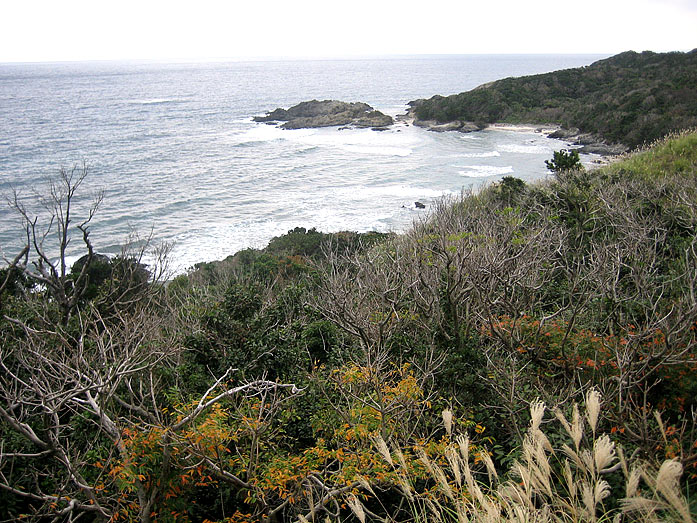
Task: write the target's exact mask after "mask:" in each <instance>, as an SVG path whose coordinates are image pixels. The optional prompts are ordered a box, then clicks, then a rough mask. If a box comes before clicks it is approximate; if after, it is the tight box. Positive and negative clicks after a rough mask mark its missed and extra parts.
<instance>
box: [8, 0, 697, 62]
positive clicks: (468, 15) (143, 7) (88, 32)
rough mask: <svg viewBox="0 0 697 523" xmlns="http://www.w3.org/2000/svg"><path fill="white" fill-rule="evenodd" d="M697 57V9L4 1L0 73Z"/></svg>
mask: <svg viewBox="0 0 697 523" xmlns="http://www.w3.org/2000/svg"><path fill="white" fill-rule="evenodd" d="M696 47H697V0H584V1H579V0H566V1H565V0H539V1H538V0H528V1H523V0H479V1H477V2H474V1H472V0H419V1H413V0H400V1H396V0H351V1H348V0H283V1H278V0H226V1H219V0H188V1H185V2H184V1H180V0H119V1H114V0H0V62H37V61H74V60H124V59H144V60H167V59H176V60H178V59H183V60H196V59H218V58H262V57H264V58H271V57H277V58H327V57H352V56H360V57H367V56H384V55H413V54H517V53H525V54H527V53H546V54H551V53H579V54H595V53H597V54H615V53H619V52H622V51H627V50H634V51H644V50H651V51H657V52H663V51H689V50H691V49H693V48H696Z"/></svg>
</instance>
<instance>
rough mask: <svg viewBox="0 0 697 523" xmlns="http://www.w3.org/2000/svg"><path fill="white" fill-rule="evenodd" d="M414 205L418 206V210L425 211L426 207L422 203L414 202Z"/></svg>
mask: <svg viewBox="0 0 697 523" xmlns="http://www.w3.org/2000/svg"><path fill="white" fill-rule="evenodd" d="M414 205H416V208H417V209H425V208H426V205H425V204H423V203H421V202H414Z"/></svg>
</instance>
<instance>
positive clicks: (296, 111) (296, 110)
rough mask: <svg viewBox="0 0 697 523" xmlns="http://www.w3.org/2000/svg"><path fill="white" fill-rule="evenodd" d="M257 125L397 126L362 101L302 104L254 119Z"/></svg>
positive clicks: (301, 126) (329, 101)
mask: <svg viewBox="0 0 697 523" xmlns="http://www.w3.org/2000/svg"><path fill="white" fill-rule="evenodd" d="M254 121H255V122H267V123H274V122H284V123H283V124H281V127H282V128H284V129H306V128H312V127H333V126H354V127H364V128H367V127H370V128H376V129H383V128H385V127H388V126H390V125H392V124H393V123H394V120H393V119H392V117H391V116H388V115H386V114H383V113H381V112H380V111H377V110H375V109H374V108H372V107H371V106H370V105H368V104H366V103H362V102H352V103H348V102H340V101H338V100H323V101H318V100H311V101H309V102H301V103H299V104H297V105H294V106H293V107H290V108H289V109H282V108H278V109H275V110H273V111H271V112H270V113H268V114H267V115H266V116H256V117H254Z"/></svg>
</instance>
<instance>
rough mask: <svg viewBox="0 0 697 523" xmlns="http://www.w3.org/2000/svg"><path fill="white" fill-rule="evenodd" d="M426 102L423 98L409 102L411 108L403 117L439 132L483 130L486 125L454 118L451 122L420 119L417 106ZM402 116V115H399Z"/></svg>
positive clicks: (416, 124) (418, 125)
mask: <svg viewBox="0 0 697 523" xmlns="http://www.w3.org/2000/svg"><path fill="white" fill-rule="evenodd" d="M423 102H424V100H423V99H420V100H414V101H411V102H409V103H408V104H407V105H409V110H408V111H407V114H405V115H404V116H402V117H401V118H403V119H405V120H411V121H412V123H413V124H414V125H415V126H417V127H422V128H424V129H428V130H429V131H434V132H438V133H442V132H446V131H459V132H461V133H471V132H473V131H481V130H482V129H483V128H484V127H483V126H481V125H479V124H476V123H474V122H465V121H462V120H453V121H451V122H438V121H437V120H420V119H419V118H418V116H416V108H417V107H418V106H419V105H421V104H422V103H423ZM398 118H400V117H398Z"/></svg>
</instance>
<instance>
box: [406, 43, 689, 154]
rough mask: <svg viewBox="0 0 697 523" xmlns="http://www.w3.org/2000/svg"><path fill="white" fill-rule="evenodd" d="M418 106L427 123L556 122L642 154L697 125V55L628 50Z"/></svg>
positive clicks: (416, 111) (422, 118)
mask: <svg viewBox="0 0 697 523" xmlns="http://www.w3.org/2000/svg"><path fill="white" fill-rule="evenodd" d="M413 104H414V108H415V111H414V112H415V115H416V117H417V118H419V119H421V120H437V121H438V122H451V121H454V120H461V121H469V122H477V123H481V124H485V123H492V122H510V123H540V124H548V123H554V124H559V125H561V126H564V127H566V128H577V129H579V130H580V131H581V132H583V133H593V134H595V135H597V136H598V137H600V138H602V139H604V140H605V141H607V142H609V143H621V144H624V145H627V146H629V147H631V148H635V147H637V146H640V145H642V144H645V143H650V142H652V141H653V140H656V139H658V138H660V137H662V136H665V135H666V134H668V133H669V132H671V131H675V130H679V129H687V128H694V127H695V126H696V125H697V50H693V51H691V52H689V53H678V52H675V53H652V52H643V53H641V54H639V53H636V52H633V51H629V52H625V53H622V54H619V55H616V56H613V57H611V58H608V59H606V60H600V61H598V62H595V63H593V64H592V65H590V66H588V67H580V68H576V69H566V70H562V71H555V72H552V73H547V74H540V75H534V76H524V77H520V78H506V79H503V80H498V81H496V82H492V83H490V84H486V85H483V86H481V87H478V88H476V89H473V90H471V91H467V92H464V93H460V94H456V95H452V96H445V97H443V96H434V97H432V98H430V99H428V100H419V101H417V102H413Z"/></svg>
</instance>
